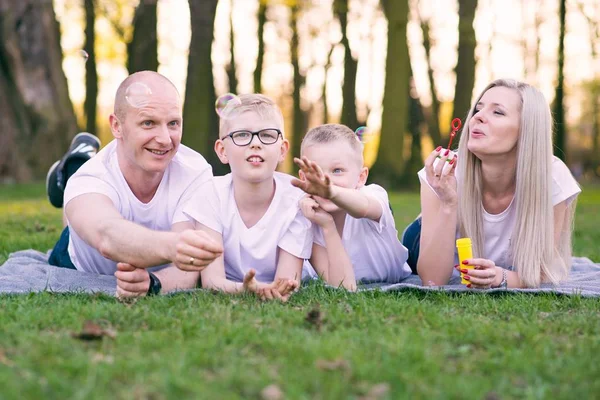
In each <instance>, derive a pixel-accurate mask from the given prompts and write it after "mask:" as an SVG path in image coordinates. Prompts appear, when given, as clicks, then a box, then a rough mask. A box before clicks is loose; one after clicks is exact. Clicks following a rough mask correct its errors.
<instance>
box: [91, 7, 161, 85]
mask: <svg viewBox="0 0 600 400" xmlns="http://www.w3.org/2000/svg"><path fill="white" fill-rule="evenodd" d="M86 1H89V0H86ZM157 3H158V0H140V2H139V4H138V6H137V7H136V8H135V12H134V14H133V22H132V25H133V34H132V35H131V40H130V41H129V42H128V43H127V70H128V71H129V73H130V74H132V73H134V72H137V71H158V33H157V14H156V12H157V9H156V8H157Z"/></svg>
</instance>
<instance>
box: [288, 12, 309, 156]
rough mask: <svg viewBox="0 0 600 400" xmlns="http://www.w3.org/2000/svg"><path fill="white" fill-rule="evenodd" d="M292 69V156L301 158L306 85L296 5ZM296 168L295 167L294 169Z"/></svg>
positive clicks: (292, 23)
mask: <svg viewBox="0 0 600 400" xmlns="http://www.w3.org/2000/svg"><path fill="white" fill-rule="evenodd" d="M291 11H292V20H291V25H292V43H291V49H290V50H291V55H292V67H293V70H294V78H293V80H294V93H293V94H292V101H293V110H294V118H293V123H292V138H291V142H292V143H291V144H292V146H291V147H292V156H293V157H300V144H301V142H302V136H303V134H304V131H305V130H306V123H305V115H304V112H303V111H302V107H301V104H300V101H301V98H300V89H301V88H302V85H303V84H304V76H302V74H301V73H300V63H299V60H298V15H299V13H300V9H299V5H298V4H297V3H296V4H294V5H293V6H292V10H291ZM294 168H295V167H294Z"/></svg>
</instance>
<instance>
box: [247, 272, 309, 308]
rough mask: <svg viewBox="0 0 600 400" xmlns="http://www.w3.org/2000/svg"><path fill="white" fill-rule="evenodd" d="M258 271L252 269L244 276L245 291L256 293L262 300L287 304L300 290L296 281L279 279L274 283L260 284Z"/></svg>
mask: <svg viewBox="0 0 600 400" xmlns="http://www.w3.org/2000/svg"><path fill="white" fill-rule="evenodd" d="M255 276H256V270H254V269H251V270H250V271H248V272H247V273H246V275H245V276H244V281H243V285H244V289H245V290H246V291H247V292H252V293H256V294H257V295H258V297H260V299H261V300H274V299H275V300H280V301H282V302H286V301H287V300H288V299H289V298H290V296H291V294H292V293H293V292H294V290H296V289H297V288H298V282H296V281H295V280H294V279H284V278H277V279H275V281H274V282H273V283H260V282H258V281H257V280H256V278H255Z"/></svg>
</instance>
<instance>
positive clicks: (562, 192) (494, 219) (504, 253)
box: [418, 157, 581, 275]
mask: <svg viewBox="0 0 600 400" xmlns="http://www.w3.org/2000/svg"><path fill="white" fill-rule="evenodd" d="M418 175H419V180H420V181H421V184H423V183H425V184H426V185H428V186H429V187H431V186H430V185H429V182H427V177H426V174H425V169H424V168H423V169H422V170H420V171H419V172H418ZM456 179H457V180H459V179H460V177H458V176H457V177H456ZM432 190H433V188H432ZM580 192H581V188H580V187H579V185H578V184H577V181H576V180H575V178H573V175H571V171H569V168H568V167H567V166H566V165H565V163H563V162H562V161H561V160H560V159H559V158H557V157H554V158H553V160H552V205H553V206H555V205H557V204H559V203H561V202H563V201H565V200H567V203H570V202H571V201H573V200H574V199H575V198H576V197H577V195H578V194H579V193H580ZM459 195H460V193H459ZM516 218H517V210H516V206H515V201H514V197H513V200H512V201H511V202H510V205H509V206H508V207H507V208H506V210H504V211H502V212H501V213H500V214H490V213H488V212H487V211H485V209H484V210H483V231H484V234H485V241H484V252H485V253H484V254H483V257H484V258H487V259H489V260H492V261H494V263H495V264H496V265H498V266H502V267H506V268H508V267H510V266H511V264H512V260H511V257H510V254H509V253H510V240H511V236H512V232H513V228H514V226H515V222H516ZM459 237H460V232H459V229H458V226H457V228H456V238H457V239H458V238H459ZM454 258H455V261H454V262H455V263H456V264H458V252H457V251H456V250H455V252H454ZM454 274H455V275H458V272H457V271H456V270H454Z"/></svg>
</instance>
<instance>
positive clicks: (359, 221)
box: [292, 124, 410, 290]
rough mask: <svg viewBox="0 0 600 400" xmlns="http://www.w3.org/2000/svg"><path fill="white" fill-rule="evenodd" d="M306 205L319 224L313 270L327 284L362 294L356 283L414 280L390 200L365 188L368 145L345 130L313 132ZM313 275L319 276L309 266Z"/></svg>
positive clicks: (303, 183) (301, 162)
mask: <svg viewBox="0 0 600 400" xmlns="http://www.w3.org/2000/svg"><path fill="white" fill-rule="evenodd" d="M301 155H302V158H301V159H298V158H295V159H294V162H295V163H296V164H297V165H298V167H300V179H299V180H298V179H294V180H293V181H292V184H293V185H294V186H297V187H299V188H301V189H302V190H303V191H304V192H306V193H307V194H308V196H305V198H303V199H302V200H301V202H300V207H301V209H302V212H303V214H304V215H305V216H306V217H307V218H308V219H309V220H310V221H311V222H312V223H313V224H314V245H313V250H312V256H311V258H310V264H311V265H312V267H313V268H314V270H315V271H316V273H317V274H318V275H319V276H321V277H322V278H323V279H324V280H325V281H326V282H327V283H329V284H331V285H333V286H340V285H341V286H343V287H345V288H346V289H349V290H356V282H357V281H359V282H360V281H363V282H390V283H395V282H399V281H400V280H402V279H404V278H405V277H407V276H408V275H410V267H409V266H408V265H407V264H406V259H407V258H408V251H407V250H406V248H405V247H404V246H403V245H402V244H401V243H400V241H399V240H398V232H397V231H396V228H395V223H394V218H393V216H392V212H391V210H390V208H389V201H388V195H387V192H386V191H385V189H383V188H382V187H381V186H378V185H373V184H372V185H367V186H365V182H366V180H367V176H368V175H369V170H368V168H367V167H365V166H364V162H363V145H362V143H361V142H360V140H359V139H358V137H357V136H356V135H355V133H354V132H353V131H352V130H351V129H350V128H348V127H346V126H344V125H337V124H327V125H321V126H318V127H316V128H313V129H311V130H310V131H309V132H308V133H307V134H306V136H305V137H304V139H303V141H302V145H301ZM306 269H307V270H308V274H309V275H312V276H314V274H315V272H314V271H313V270H312V268H310V266H307V268H306Z"/></svg>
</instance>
